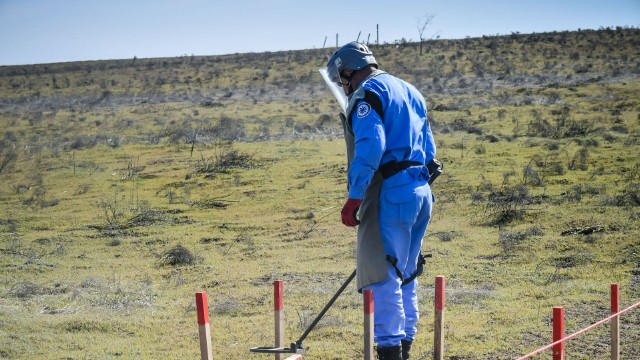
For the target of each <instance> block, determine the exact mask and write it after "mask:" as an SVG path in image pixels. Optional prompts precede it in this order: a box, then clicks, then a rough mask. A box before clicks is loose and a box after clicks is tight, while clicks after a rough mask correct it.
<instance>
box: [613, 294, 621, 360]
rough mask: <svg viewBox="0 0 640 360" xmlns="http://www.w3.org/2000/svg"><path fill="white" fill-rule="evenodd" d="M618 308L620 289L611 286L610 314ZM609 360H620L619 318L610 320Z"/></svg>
mask: <svg viewBox="0 0 640 360" xmlns="http://www.w3.org/2000/svg"><path fill="white" fill-rule="evenodd" d="M619 308H620V287H619V286H618V284H611V313H612V314H615V313H617V312H618V311H620V310H619ZM611 360H620V316H616V317H614V318H613V319H611Z"/></svg>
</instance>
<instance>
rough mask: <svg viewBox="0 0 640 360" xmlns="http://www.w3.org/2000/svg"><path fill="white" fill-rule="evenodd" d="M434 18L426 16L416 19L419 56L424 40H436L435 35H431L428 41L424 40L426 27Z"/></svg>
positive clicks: (429, 15) (430, 15) (431, 15)
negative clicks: (418, 36)
mask: <svg viewBox="0 0 640 360" xmlns="http://www.w3.org/2000/svg"><path fill="white" fill-rule="evenodd" d="M434 17H435V15H433V14H427V15H425V16H423V17H419V18H418V19H417V28H418V35H420V55H422V44H423V42H424V41H425V40H432V39H434V38H437V37H438V36H437V33H435V34H433V35H431V37H430V38H429V39H427V38H425V31H426V30H427V26H429V25H430V24H431V22H432V21H433V18H434Z"/></svg>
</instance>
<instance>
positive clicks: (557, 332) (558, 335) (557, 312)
mask: <svg viewBox="0 0 640 360" xmlns="http://www.w3.org/2000/svg"><path fill="white" fill-rule="evenodd" d="M562 338H564V308H563V307H562V306H556V307H554V308H553V342H556V341H558V340H560V339H562ZM553 360H564V342H561V343H560V344H557V345H554V346H553Z"/></svg>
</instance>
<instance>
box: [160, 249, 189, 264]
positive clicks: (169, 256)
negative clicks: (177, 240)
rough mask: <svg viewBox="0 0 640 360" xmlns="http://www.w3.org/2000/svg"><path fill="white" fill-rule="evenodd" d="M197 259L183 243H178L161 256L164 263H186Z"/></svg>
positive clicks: (161, 261)
mask: <svg viewBox="0 0 640 360" xmlns="http://www.w3.org/2000/svg"><path fill="white" fill-rule="evenodd" d="M195 260H196V257H195V256H194V255H193V254H191V252H190V251H189V250H187V249H186V248H184V247H183V246H182V245H176V246H175V247H173V248H171V249H169V250H167V251H165V252H164V253H163V254H162V255H161V256H160V263H161V264H163V265H172V266H175V265H184V264H191V263H193V262H194V261H195Z"/></svg>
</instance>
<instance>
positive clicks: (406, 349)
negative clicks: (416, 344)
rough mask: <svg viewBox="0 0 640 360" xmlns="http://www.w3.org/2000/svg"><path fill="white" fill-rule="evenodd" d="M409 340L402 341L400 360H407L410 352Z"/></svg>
mask: <svg viewBox="0 0 640 360" xmlns="http://www.w3.org/2000/svg"><path fill="white" fill-rule="evenodd" d="M411 343H412V341H411V340H402V360H409V350H411Z"/></svg>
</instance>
